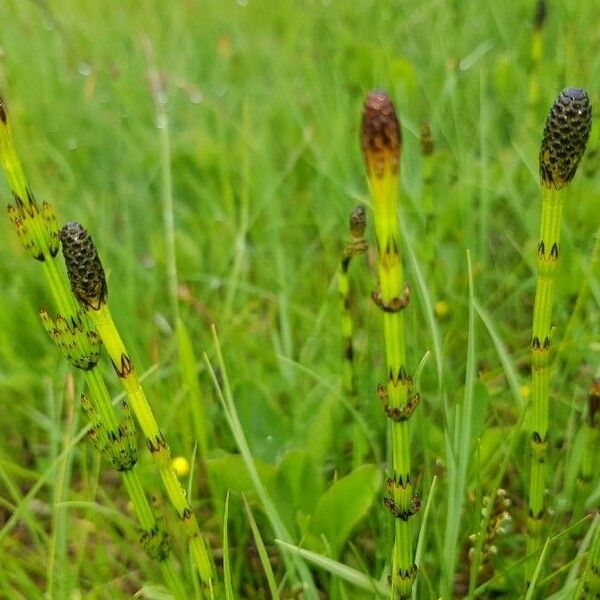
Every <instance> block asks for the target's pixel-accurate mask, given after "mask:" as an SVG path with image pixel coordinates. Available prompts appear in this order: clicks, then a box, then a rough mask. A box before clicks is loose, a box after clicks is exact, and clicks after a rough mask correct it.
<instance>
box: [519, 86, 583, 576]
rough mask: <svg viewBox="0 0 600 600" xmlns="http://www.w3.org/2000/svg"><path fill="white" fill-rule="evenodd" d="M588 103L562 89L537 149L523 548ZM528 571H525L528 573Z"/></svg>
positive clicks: (539, 490)
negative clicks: (565, 219)
mask: <svg viewBox="0 0 600 600" xmlns="http://www.w3.org/2000/svg"><path fill="white" fill-rule="evenodd" d="M591 120H592V107H591V104H590V101H589V99H588V96H587V93H586V92H585V90H582V89H578V88H567V89H564V90H563V91H562V92H561V93H560V95H559V96H558V98H557V99H556V101H555V102H554V104H553V105H552V108H551V109H550V113H549V114H548V118H547V120H546V125H545V127H544V135H543V139H542V145H541V149H540V155H539V167H540V179H541V185H542V214H541V224H540V241H539V243H538V246H537V280H536V289H535V302H534V308H533V331H532V337H531V371H532V385H531V416H530V419H529V428H530V443H531V476H530V487H529V512H528V531H529V537H528V548H527V549H528V554H530V553H532V552H534V551H536V550H538V549H539V547H540V545H541V534H542V523H543V518H544V510H545V502H544V492H545V487H546V471H547V468H546V465H547V448H548V421H549V404H550V340H551V316H552V304H553V301H554V288H555V279H556V271H557V267H558V263H559V258H560V251H559V242H560V223H561V215H562V209H563V203H564V200H565V196H566V190H565V188H566V186H567V185H568V184H569V183H570V181H571V180H572V179H573V177H574V175H575V172H576V171H577V167H578V165H579V162H580V160H581V157H582V156H583V153H584V151H585V147H586V144H587V140H588V137H589V133H590V129H591ZM529 575H530V573H528V576H529Z"/></svg>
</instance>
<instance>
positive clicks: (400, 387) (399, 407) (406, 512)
mask: <svg viewBox="0 0 600 600" xmlns="http://www.w3.org/2000/svg"><path fill="white" fill-rule="evenodd" d="M361 145H362V151H363V158H364V161H365V165H366V171H367V180H368V183H369V188H370V192H371V199H372V205H373V214H374V224H375V234H376V238H377V254H378V276H379V287H378V289H376V291H374V292H373V294H372V299H373V301H374V302H375V304H376V305H377V306H378V307H379V308H380V309H381V311H382V314H383V330H384V338H385V351H386V362H387V385H386V386H385V387H384V386H383V385H380V386H379V387H378V395H379V397H380V399H381V401H382V404H383V407H384V411H385V414H386V416H387V417H388V419H389V420H390V423H391V436H392V448H391V451H392V452H391V455H392V473H391V476H390V477H389V478H388V480H387V487H388V492H389V497H387V498H385V501H384V502H385V505H386V507H387V508H388V509H389V511H390V513H391V515H392V517H393V518H394V545H393V550H392V560H391V575H390V584H391V598H392V599H397V598H409V597H410V595H411V589H412V584H413V581H414V579H415V577H416V571H417V567H416V565H415V562H414V557H413V550H412V535H411V527H410V517H412V516H413V515H414V514H415V513H416V512H417V511H418V508H419V500H418V497H417V496H414V495H413V488H412V482H411V473H410V469H411V465H410V463H411V451H410V417H411V416H412V414H413V412H414V411H415V409H416V407H417V405H418V403H419V396H418V394H413V390H412V378H411V377H410V376H409V374H408V372H407V369H406V349H405V340H404V315H403V309H404V308H406V306H407V305H408V302H409V298H410V288H408V286H406V285H404V269H403V265H402V259H401V256H400V229H399V223H398V215H397V187H398V179H399V172H400V151H401V145H402V136H401V131H400V124H399V122H398V118H397V116H396V110H395V108H394V105H393V104H392V101H391V100H390V98H389V97H388V96H387V95H386V94H385V93H383V92H380V91H375V92H371V93H370V94H368V96H367V98H366V101H365V104H364V110H363V116H362V132H361Z"/></svg>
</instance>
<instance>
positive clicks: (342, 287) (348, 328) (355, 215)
mask: <svg viewBox="0 0 600 600" xmlns="http://www.w3.org/2000/svg"><path fill="white" fill-rule="evenodd" d="M366 226H367V217H366V213H365V207H364V206H362V205H360V204H359V205H358V206H356V207H355V208H354V209H353V210H352V212H351V213H350V219H349V229H350V241H349V242H348V244H347V245H346V247H345V248H344V252H343V253H342V258H341V259H340V267H339V273H338V291H339V294H340V301H341V302H340V303H341V309H342V345H343V359H344V378H343V382H344V390H345V392H346V393H347V394H348V396H350V397H354V396H355V395H356V382H355V374H354V342H353V334H354V326H353V323H352V314H351V312H350V303H351V296H350V280H349V278H348V269H349V268H350V261H351V260H352V258H353V257H354V256H357V255H360V254H364V253H365V252H366V251H367V250H368V245H367V242H366V241H365V228H366Z"/></svg>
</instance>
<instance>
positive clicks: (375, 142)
mask: <svg viewBox="0 0 600 600" xmlns="http://www.w3.org/2000/svg"><path fill="white" fill-rule="evenodd" d="M361 144H362V151H363V156H364V160H365V164H366V166H367V176H368V177H375V178H377V179H381V178H383V176H384V175H386V172H389V173H390V174H392V175H396V174H397V173H398V168H399V163H400V149H401V146H402V134H401V131H400V123H399V122H398V117H397V116H396V109H395V108H394V105H393V103H392V101H391V100H390V98H389V97H388V96H387V94H385V92H381V91H375V92H371V93H370V94H368V96H367V99H366V100H365V105H364V109H363V118H362V132H361Z"/></svg>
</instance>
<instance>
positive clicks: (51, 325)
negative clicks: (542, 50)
mask: <svg viewBox="0 0 600 600" xmlns="http://www.w3.org/2000/svg"><path fill="white" fill-rule="evenodd" d="M0 163H1V164H2V168H3V170H4V173H5V175H6V178H7V180H8V183H9V187H10V189H11V192H12V195H13V198H14V200H15V205H9V206H8V214H9V217H10V219H11V221H12V223H13V226H14V227H15V230H16V232H17V236H18V237H19V239H20V241H21V242H22V244H23V246H24V248H25V250H26V251H27V252H28V253H29V254H30V255H31V256H33V258H35V259H36V260H38V261H40V262H41V263H42V267H43V271H44V276H45V278H46V281H47V283H48V286H49V288H50V292H51V295H52V296H53V299H54V303H55V305H56V306H57V307H58V310H59V311H60V312H61V313H62V315H64V316H62V317H61V316H60V315H59V317H57V319H56V321H54V320H52V319H51V317H50V316H49V315H48V313H47V312H46V311H41V312H40V317H41V320H42V323H43V324H44V326H45V328H46V329H47V331H48V333H49V334H50V336H51V338H52V339H53V340H54V342H55V343H56V344H57V346H58V348H59V349H60V350H61V351H62V352H63V354H64V355H65V358H66V359H67V360H68V361H69V362H70V363H71V364H72V365H73V366H75V367H76V368H79V369H82V370H83V371H84V374H85V379H86V383H87V387H88V389H89V390H90V400H91V404H92V406H93V408H94V410H96V411H97V412H98V413H99V415H100V421H101V423H102V426H103V427H104V428H105V430H106V431H107V432H108V431H110V432H116V431H118V428H119V421H118V419H117V416H116V414H115V412H114V408H113V406H112V402H111V399H110V396H109V394H108V390H107V389H106V384H105V383H104V380H103V379H102V377H101V376H100V373H99V371H98V369H97V368H96V365H97V362H98V358H99V348H98V347H97V344H95V341H94V335H95V334H94V332H93V331H91V330H90V329H89V323H86V319H85V318H83V319H82V316H81V315H80V314H79V311H78V307H77V304H76V302H75V300H74V298H73V296H72V294H71V293H70V291H69V288H68V285H67V283H66V281H65V279H64V276H63V275H62V274H61V273H60V272H59V270H58V268H57V265H56V262H55V260H54V259H55V257H56V254H57V253H58V249H59V241H60V232H59V228H58V223H57V220H56V217H55V214H54V209H53V207H52V205H51V204H49V203H47V202H44V203H43V205H42V210H41V211H40V210H39V208H38V205H37V203H36V201H35V198H34V196H33V193H32V192H31V191H30V189H29V186H28V185H27V180H26V178H25V174H24V172H23V167H22V165H21V161H20V159H19V156H18V153H17V151H16V148H15V144H14V140H13V137H12V132H11V129H10V124H9V121H8V115H7V107H6V104H5V102H4V100H3V99H2V98H1V97H0ZM107 436H108V433H107ZM134 465H135V461H133V463H132V464H131V466H130V468H129V469H127V470H124V471H122V472H121V475H122V477H123V483H124V485H125V488H126V490H127V493H128V495H129V497H130V499H131V502H132V505H133V508H134V511H135V513H136V516H137V518H138V521H139V523H140V527H141V530H142V541H143V542H144V546H145V548H146V552H147V553H148V555H149V556H150V557H151V558H156V559H158V560H159V564H160V569H161V572H162V575H163V578H164V581H165V582H166V583H167V585H168V586H169V589H170V590H171V591H172V592H173V594H174V596H175V598H177V599H178V600H184V599H185V598H187V594H186V592H185V590H184V589H183V586H182V583H181V579H180V577H179V575H178V574H177V570H176V567H175V561H174V559H173V557H172V556H171V555H170V552H166V553H165V552H164V551H163V552H160V553H158V552H156V551H154V550H153V548H152V546H153V541H154V540H157V539H160V540H164V539H165V536H166V535H167V534H166V533H165V532H164V530H161V528H160V527H159V526H158V524H157V522H156V520H155V518H154V515H153V513H152V509H151V507H150V504H149V502H148V499H147V498H146V495H145V494H144V491H143V487H142V484H141V482H140V480H139V477H138V475H137V471H136V470H135V469H134ZM154 546H156V544H154ZM169 547H170V544H169ZM162 548H163V549H164V548H165V545H164V544H163V545H162Z"/></svg>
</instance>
